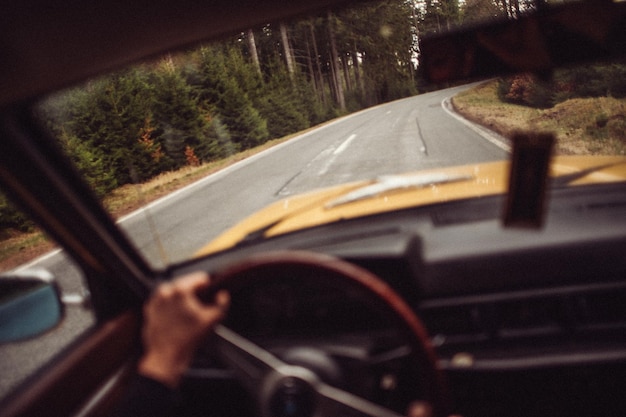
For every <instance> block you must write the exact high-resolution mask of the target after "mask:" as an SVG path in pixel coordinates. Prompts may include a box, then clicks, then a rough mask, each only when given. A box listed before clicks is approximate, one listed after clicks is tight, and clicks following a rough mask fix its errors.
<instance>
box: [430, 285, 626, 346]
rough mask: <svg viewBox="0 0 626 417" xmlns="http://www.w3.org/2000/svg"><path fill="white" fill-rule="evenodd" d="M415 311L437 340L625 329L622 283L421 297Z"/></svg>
mask: <svg viewBox="0 0 626 417" xmlns="http://www.w3.org/2000/svg"><path fill="white" fill-rule="evenodd" d="M419 314H420V315H421V317H422V320H423V321H424V324H425V326H426V328H427V329H428V331H429V333H430V335H431V337H432V338H433V341H435V344H438V345H443V344H446V345H448V344H457V343H473V342H481V341H486V340H494V339H495V340H502V341H504V340H512V339H518V338H537V337H539V338H542V337H550V336H559V337H562V336H564V335H566V336H567V335H569V336H575V337H579V336H592V337H593V336H594V335H598V334H600V333H601V332H606V331H614V330H620V331H622V330H626V287H625V286H624V285H621V284H620V285H618V284H610V285H607V286H602V285H597V286H585V287H584V288H571V287H570V288H563V289H549V290H543V291H525V292H523V293H510V294H509V293H506V294H491V295H487V296H482V297H458V298H454V299H442V300H429V301H425V302H422V304H421V305H420V307H419Z"/></svg>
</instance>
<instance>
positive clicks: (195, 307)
mask: <svg viewBox="0 0 626 417" xmlns="http://www.w3.org/2000/svg"><path fill="white" fill-rule="evenodd" d="M210 284H211V280H210V278H209V276H208V274H206V273H204V272H196V273H192V274H189V275H185V276H183V277H180V278H178V279H176V280H174V281H172V282H168V283H164V284H161V285H160V286H159V287H158V288H157V289H156V290H155V291H154V293H153V294H152V296H151V297H150V299H149V300H148V301H147V302H146V304H145V306H144V325H143V330H142V339H143V344H144V355H143V356H142V358H141V359H140V361H139V369H138V371H139V373H140V374H142V375H144V376H147V377H150V378H152V379H155V380H157V381H160V382H162V383H163V384H165V385H167V386H169V387H171V388H176V387H177V386H178V384H179V382H180V379H181V377H182V375H183V373H184V372H185V371H186V370H187V368H188V367H189V365H190V364H191V361H192V359H193V356H194V353H195V351H196V348H197V347H198V344H199V343H200V342H201V341H202V339H203V337H204V336H205V335H206V334H207V333H208V332H209V331H210V330H211V329H212V328H214V327H215V326H216V325H217V324H218V323H219V322H220V321H221V320H222V318H223V317H224V315H225V314H226V310H227V309H228V305H229V303H230V296H229V294H228V293H227V292H226V291H220V292H218V293H217V294H216V296H215V301H214V303H213V304H204V303H202V302H201V301H200V300H199V299H198V297H197V294H198V292H199V291H201V290H203V289H206V288H207V287H209V286H210Z"/></svg>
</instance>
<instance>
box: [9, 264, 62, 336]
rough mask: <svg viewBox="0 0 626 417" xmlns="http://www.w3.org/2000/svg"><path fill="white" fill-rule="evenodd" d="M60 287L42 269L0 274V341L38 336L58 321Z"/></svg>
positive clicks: (59, 318) (59, 315)
mask: <svg viewBox="0 0 626 417" xmlns="http://www.w3.org/2000/svg"><path fill="white" fill-rule="evenodd" d="M63 315H64V309H63V303H62V302H61V297H60V291H59V288H58V285H57V283H56V281H55V279H54V277H53V275H52V274H51V273H50V272H48V271H46V270H42V269H37V270H28V271H24V272H18V273H11V274H8V275H0V343H7V342H15V341H18V340H22V339H27V338H30V337H34V336H37V335H39V334H41V333H44V332H46V331H47V330H50V329H51V328H53V327H55V326H56V325H57V324H58V323H60V322H61V320H62V319H63Z"/></svg>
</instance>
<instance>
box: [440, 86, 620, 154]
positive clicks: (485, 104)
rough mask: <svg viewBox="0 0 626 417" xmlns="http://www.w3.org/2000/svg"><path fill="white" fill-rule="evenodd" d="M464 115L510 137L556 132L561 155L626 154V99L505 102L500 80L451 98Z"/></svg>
mask: <svg viewBox="0 0 626 417" xmlns="http://www.w3.org/2000/svg"><path fill="white" fill-rule="evenodd" d="M452 103H453V105H454V107H455V109H456V110H457V111H458V112H459V113H461V114H462V115H463V116H464V117H466V118H468V119H470V120H472V121H474V122H476V123H479V124H481V125H483V126H486V127H488V128H489V129H491V130H494V131H496V132H498V133H500V134H501V135H502V136H504V137H507V138H508V137H511V135H512V133H513V132H515V131H518V130H526V131H528V130H530V131H544V132H553V133H554V134H555V135H556V139H557V145H556V152H557V153H558V154H561V155H626V99H616V98H612V97H600V98H576V99H571V100H567V101H564V102H562V103H559V104H557V105H556V106H554V107H552V108H549V109H533V108H530V107H526V106H521V105H516V104H510V103H502V102H501V101H500V100H499V99H498V95H497V81H489V82H487V83H484V84H481V85H479V86H477V87H475V88H473V89H470V90H467V91H465V92H463V93H460V94H458V95H457V96H455V97H454V98H453V99H452Z"/></svg>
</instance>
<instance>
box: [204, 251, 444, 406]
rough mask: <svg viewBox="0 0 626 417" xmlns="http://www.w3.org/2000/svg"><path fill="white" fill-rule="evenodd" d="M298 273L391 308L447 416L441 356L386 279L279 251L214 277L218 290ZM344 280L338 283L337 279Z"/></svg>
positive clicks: (328, 259) (319, 257)
mask: <svg viewBox="0 0 626 417" xmlns="http://www.w3.org/2000/svg"><path fill="white" fill-rule="evenodd" d="M278 269H280V270H281V273H282V274H284V271H285V269H287V270H289V269H293V270H294V271H297V270H300V271H302V270H303V269H308V270H321V271H322V272H323V273H324V276H328V277H329V278H330V277H332V280H333V285H336V283H338V282H341V283H340V284H339V285H340V286H342V287H344V288H345V287H346V286H353V287H354V286H356V287H359V288H360V289H362V290H365V291H366V292H367V293H369V295H371V296H372V298H373V299H377V300H379V301H380V302H381V303H382V305H383V306H384V308H388V309H389V310H390V312H391V313H392V314H393V315H395V317H396V318H397V319H398V322H399V323H400V324H401V325H402V326H403V328H404V330H405V333H406V335H407V337H408V338H409V339H410V340H408V342H410V345H411V348H412V351H413V352H414V354H415V356H416V359H417V361H418V363H419V369H420V371H421V372H420V376H421V381H420V382H421V383H420V384H418V385H419V386H421V387H423V389H424V390H425V392H424V394H425V397H426V399H427V400H428V401H429V402H430V403H431V405H432V407H433V415H434V416H437V417H440V416H441V417H444V416H446V415H447V412H446V411H447V406H448V401H447V387H446V383H445V380H444V377H443V374H442V373H441V371H440V370H439V369H438V367H437V355H436V354H435V351H434V349H433V347H432V345H431V343H430V338H429V337H428V334H427V332H426V329H425V327H424V325H423V324H422V322H421V320H420V319H419V318H418V317H417V316H416V314H415V313H414V312H413V310H412V309H411V308H410V307H409V306H408V304H407V303H406V302H405V301H404V300H403V299H402V298H401V297H400V296H399V295H398V294H397V293H396V292H395V291H394V290H393V289H392V288H391V287H390V286H389V285H387V284H386V283H385V282H384V281H383V280H382V279H380V278H379V277H377V276H376V275H375V274H373V273H371V272H370V271H368V270H366V269H364V268H361V267H359V266H357V265H354V264H351V263H349V262H346V261H344V260H341V259H339V258H336V257H333V256H329V255H325V254H319V253H315V252H306V251H279V252H267V253H260V254H255V255H252V256H250V257H248V258H245V259H243V260H240V261H238V262H236V263H235V264H234V265H232V266H230V267H227V268H225V269H223V270H222V271H220V272H217V273H215V274H213V278H214V279H215V284H216V285H215V289H218V288H226V289H228V290H233V289H236V288H237V287H242V286H245V285H246V284H251V283H252V281H256V282H258V279H260V277H267V276H271V275H268V274H271V273H272V271H273V270H278ZM337 278H340V279H343V280H342V281H337V280H336V279H337Z"/></svg>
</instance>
